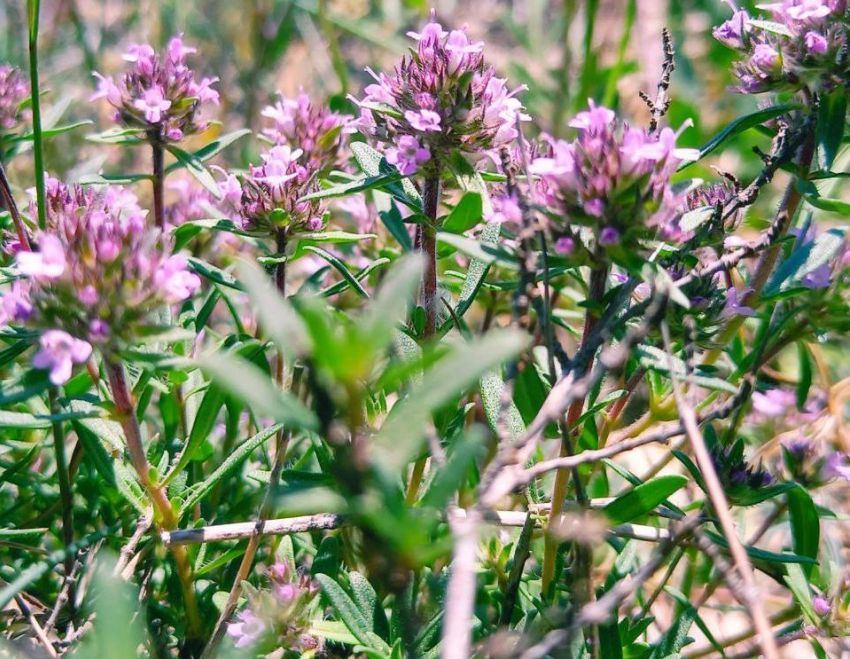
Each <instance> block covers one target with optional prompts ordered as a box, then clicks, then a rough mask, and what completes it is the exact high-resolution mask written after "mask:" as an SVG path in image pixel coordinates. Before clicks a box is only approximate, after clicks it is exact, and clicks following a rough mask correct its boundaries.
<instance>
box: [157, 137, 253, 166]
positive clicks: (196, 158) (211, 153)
mask: <svg viewBox="0 0 850 659" xmlns="http://www.w3.org/2000/svg"><path fill="white" fill-rule="evenodd" d="M250 134H251V130H250V129H248V128H240V129H239V130H234V131H233V132H232V133H227V134H226V135H222V136H221V137H218V138H216V139H214V140H213V141H212V142H210V143H209V144H207V145H206V146H203V147H201V148H200V149H198V150H197V151H194V152H192V153H187V154H186V155H187V156H188V157H189V158H190V159H191V161H192V162H193V163H194V162H197V163H202V162H206V161H207V160H210V159H211V158H214V157H215V156H217V155H218V154H219V153H221V152H222V151H224V150H225V149H226V148H227V147H229V146H230V145H231V144H233V143H234V142H235V141H236V140H238V139H241V138H243V137H245V136H246V135H250ZM184 153H185V152H184ZM175 155H176V154H175ZM185 166H186V165H185V164H184V163H183V162H182V161H180V160H179V159H178V162H176V163H172V164H171V165H169V166H168V167H166V168H165V171H166V172H168V173H170V172H173V171H174V170H177V169H181V168H182V167H185Z"/></svg>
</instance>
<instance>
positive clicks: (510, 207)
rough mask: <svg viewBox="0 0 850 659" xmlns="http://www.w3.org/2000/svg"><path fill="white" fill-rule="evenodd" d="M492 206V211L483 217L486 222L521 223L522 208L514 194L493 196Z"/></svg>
mask: <svg viewBox="0 0 850 659" xmlns="http://www.w3.org/2000/svg"><path fill="white" fill-rule="evenodd" d="M493 206H494V209H493V213H491V214H490V215H489V216H487V217H486V218H485V219H486V220H487V221H488V222H498V223H499V224H505V223H511V224H514V225H517V226H519V225H520V224H521V223H522V208H520V206H519V202H518V200H517V197H516V195H515V194H513V195H506V196H504V197H497V198H495V199H494V200H493Z"/></svg>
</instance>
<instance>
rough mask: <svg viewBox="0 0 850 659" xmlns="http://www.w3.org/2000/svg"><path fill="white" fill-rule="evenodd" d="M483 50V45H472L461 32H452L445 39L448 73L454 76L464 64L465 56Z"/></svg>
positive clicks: (464, 33)
mask: <svg viewBox="0 0 850 659" xmlns="http://www.w3.org/2000/svg"><path fill="white" fill-rule="evenodd" d="M483 50H484V43H483V42H481V41H478V42H476V43H472V42H470V41H469V37H468V36H466V32H464V31H463V30H452V31H451V32H450V33H449V36H448V38H447V39H446V51H448V53H449V73H451V74H452V75H454V74H455V73H457V72H458V71H459V70H460V69H461V68H462V67H463V66H464V64H465V63H466V56H467V55H474V54H477V53H480V52H482V51H483Z"/></svg>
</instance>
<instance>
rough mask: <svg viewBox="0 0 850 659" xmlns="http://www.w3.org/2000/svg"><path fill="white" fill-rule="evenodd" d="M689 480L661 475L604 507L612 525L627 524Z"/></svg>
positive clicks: (650, 509)
mask: <svg viewBox="0 0 850 659" xmlns="http://www.w3.org/2000/svg"><path fill="white" fill-rule="evenodd" d="M687 482H688V479H687V478H686V477H685V476H680V475H678V474H676V475H669V476H659V477H657V478H653V479H652V480H648V481H646V482H645V483H642V484H641V485H638V486H637V487H634V488H632V489H631V490H629V491H628V492H626V493H625V494H621V495H620V496H618V497H617V498H616V499H614V500H613V501H612V502H611V503H609V504H608V505H607V506H605V507H604V508H603V509H602V512H603V513H605V515H606V516H607V517H608V521H609V522H611V524H612V525H615V526H616V525H618V524H625V523H626V522H630V521H632V520H634V519H637V518H639V517H642V516H643V515H646V514H647V513H649V512H652V510H654V509H655V507H656V506H658V505H659V504H661V503H663V502H664V500H665V499H667V498H668V497H669V496H670V495H671V494H673V493H674V492H676V491H677V490H679V489H680V488H682V487H684V486H685V484H686V483H687Z"/></svg>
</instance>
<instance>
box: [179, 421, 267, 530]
mask: <svg viewBox="0 0 850 659" xmlns="http://www.w3.org/2000/svg"><path fill="white" fill-rule="evenodd" d="M281 430H283V425H282V424H275V425H273V426H269V427H268V428H265V429H264V430H261V431H260V432H258V433H257V434H256V435H254V436H253V437H250V438H248V439H246V440H245V441H244V442H242V444H240V445H239V446H238V447H237V448H236V449H235V450H234V451H233V452H232V453H231V454H230V455H229V456H227V459H226V460H225V461H224V462H222V463H221V464H220V465H219V466H218V468H217V469H216V470H215V471H213V472H212V473H211V474H210V475H209V476H207V478H205V479H204V480H203V481H201V482H200V483H198V484H196V485H193V486H192V487H191V488H190V489H189V490H188V492H187V496H186V498H185V500H184V501H183V504H182V505H181V506H180V514H179V515H178V517H179V516H182V515H183V514H184V513H185V512H186V511H187V510H192V509H193V508H194V507H195V506H196V505H197V504H199V503H200V502H201V500H202V499H203V498H204V497H205V496H206V495H207V494H209V492H210V491H211V490H212V489H213V488H214V487H215V486H216V484H217V483H218V482H219V481H221V480H222V479H223V478H224V477H225V476H227V475H228V474H230V473H232V472H233V471H234V470H235V469H236V468H237V467H238V466H239V465H241V464H242V463H243V462H244V461H245V460H247V459H248V458H249V457H250V456H251V454H252V453H253V452H254V451H255V450H256V449H257V448H259V446H260V445H261V444H263V442H265V441H266V440H268V439H269V437H273V436H274V435H275V434H277V433H278V432H279V431H281Z"/></svg>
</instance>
